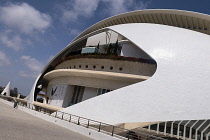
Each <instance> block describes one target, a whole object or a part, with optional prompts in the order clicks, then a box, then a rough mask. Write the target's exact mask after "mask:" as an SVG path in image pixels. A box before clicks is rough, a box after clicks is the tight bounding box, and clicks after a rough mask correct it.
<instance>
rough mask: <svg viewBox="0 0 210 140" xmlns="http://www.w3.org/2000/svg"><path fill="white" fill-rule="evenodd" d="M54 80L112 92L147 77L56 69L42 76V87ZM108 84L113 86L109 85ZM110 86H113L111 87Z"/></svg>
mask: <svg viewBox="0 0 210 140" xmlns="http://www.w3.org/2000/svg"><path fill="white" fill-rule="evenodd" d="M56 78H57V79H59V78H62V79H61V80H58V81H59V83H62V82H67V84H71V85H81V86H88V87H94V88H95V87H97V88H100V87H103V88H109V89H113V90H114V89H117V88H121V87H124V86H127V85H130V84H134V83H137V82H141V81H144V80H147V79H148V78H149V77H148V76H141V75H133V74H124V73H115V72H105V71H92V70H80V69H58V70H53V71H51V72H49V73H47V74H45V75H44V77H43V84H44V85H43V87H46V86H47V85H48V84H49V81H51V80H52V79H56ZM97 79H98V80H97ZM99 81H100V82H99ZM100 83H102V84H100ZM106 83H107V84H106ZM110 83H113V84H111V85H110ZM99 84H100V85H99ZM112 85H115V86H114V87H112Z"/></svg>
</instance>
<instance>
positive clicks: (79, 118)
mask: <svg viewBox="0 0 210 140" xmlns="http://www.w3.org/2000/svg"><path fill="white" fill-rule="evenodd" d="M79 119H80V117H79V118H78V122H77V125H79Z"/></svg>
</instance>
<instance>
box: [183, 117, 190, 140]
mask: <svg viewBox="0 0 210 140" xmlns="http://www.w3.org/2000/svg"><path fill="white" fill-rule="evenodd" d="M189 123H190V121H188V122H187V123H186V124H185V125H184V133H183V140H185V138H186V127H187V125H188V124H189Z"/></svg>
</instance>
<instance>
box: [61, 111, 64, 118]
mask: <svg viewBox="0 0 210 140" xmlns="http://www.w3.org/2000/svg"><path fill="white" fill-rule="evenodd" d="M63 115H64V112H63V114H62V118H61V119H62V120H63Z"/></svg>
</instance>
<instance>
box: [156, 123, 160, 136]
mask: <svg viewBox="0 0 210 140" xmlns="http://www.w3.org/2000/svg"><path fill="white" fill-rule="evenodd" d="M159 127H160V122H158V123H157V134H159Z"/></svg>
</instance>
